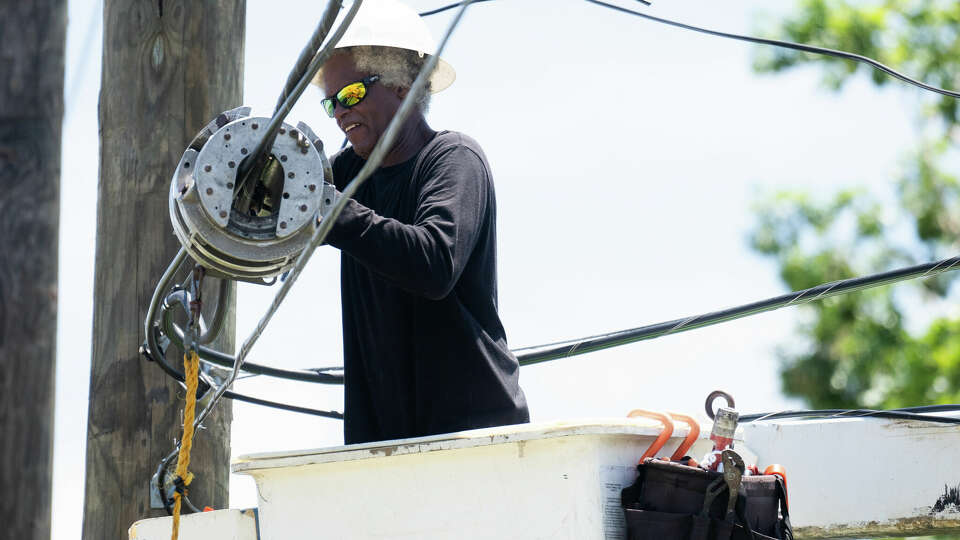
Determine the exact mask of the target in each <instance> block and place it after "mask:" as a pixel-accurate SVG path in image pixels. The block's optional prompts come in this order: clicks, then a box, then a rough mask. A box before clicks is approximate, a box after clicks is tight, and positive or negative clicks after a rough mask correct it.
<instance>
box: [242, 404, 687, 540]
mask: <svg viewBox="0 0 960 540" xmlns="http://www.w3.org/2000/svg"><path fill="white" fill-rule="evenodd" d="M659 431H660V429H659V424H656V423H654V422H652V421H650V420H646V419H636V420H634V419H616V420H595V421H583V422H577V423H550V424H529V425H522V426H507V427H503V428H492V429H485V430H475V431H467V432H462V433H454V434H450V435H442V436H435V437H425V438H419V439H405V440H401V441H388V442H383V443H375V444H365V445H357V446H350V447H338V448H331V449H321V450H315V451H308V452H286V453H275V454H261V455H257V456H250V457H245V458H241V459H240V460H239V461H238V462H236V463H235V464H234V471H235V472H242V473H246V474H251V475H253V476H254V478H255V479H256V481H257V487H258V489H259V500H260V505H259V507H260V524H261V538H262V539H263V540H280V539H284V540H293V539H299V538H311V539H314V538H351V539H354V538H355V539H366V538H371V539H372V538H418V539H420V538H423V539H428V538H456V537H464V538H471V539H484V538H497V539H502V538H569V539H577V540H590V539H604V538H623V532H624V531H623V522H622V519H623V518H622V512H620V506H619V498H620V497H619V496H620V493H619V491H620V489H621V488H622V487H624V486H626V485H629V484H630V483H632V482H633V480H634V478H635V476H636V472H635V469H634V468H635V466H636V463H637V459H638V458H639V456H640V455H641V454H642V453H643V451H644V450H645V449H646V448H647V446H648V445H649V444H650V443H651V442H652V441H653V439H654V438H655V437H656V435H657V434H658V433H659ZM674 434H675V435H676V437H674V439H672V440H671V441H670V442H668V444H667V445H666V447H665V448H664V449H663V450H662V452H661V454H668V453H669V452H672V450H673V449H674V448H676V446H677V445H678V444H679V443H680V441H681V440H682V437H683V436H684V435H685V434H686V427H683V426H682V425H681V424H678V425H677V427H676V430H675V432H674ZM605 518H606V519H605Z"/></svg>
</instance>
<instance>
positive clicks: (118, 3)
mask: <svg viewBox="0 0 960 540" xmlns="http://www.w3.org/2000/svg"><path fill="white" fill-rule="evenodd" d="M245 13H246V4H245V2H244V1H243V0H216V1H214V0H204V1H199V2H198V1H190V0H180V1H173V0H152V1H143V0H106V1H105V3H104V10H103V18H104V35H103V68H102V79H101V89H100V111H99V112H100V183H99V189H98V203H97V246H96V267H95V283H94V310H93V358H92V365H91V373H90V409H89V423H88V426H87V455H86V463H87V465H86V491H85V497H84V521H83V538H85V539H89V540H101V539H105V538H111V539H119V538H126V534H127V529H128V528H129V527H130V525H131V524H132V523H133V522H135V521H137V520H140V519H144V518H148V517H155V516H160V515H166V514H165V512H164V511H163V510H162V509H161V510H151V508H150V497H149V491H148V484H149V481H150V477H151V476H152V475H153V473H154V471H155V469H156V467H157V464H158V463H159V462H160V460H161V459H162V458H163V457H164V456H165V455H166V454H168V453H169V452H170V451H171V450H172V449H173V441H174V439H175V438H179V437H180V436H181V433H182V424H181V418H182V416H181V415H182V410H183V398H184V391H183V389H182V387H180V386H179V385H178V384H176V383H174V382H173V381H172V380H171V379H169V378H167V377H166V376H165V375H164V374H163V372H162V371H161V370H160V369H159V368H158V367H157V366H156V365H153V364H151V363H149V362H147V361H146V360H144V359H143V358H142V357H141V356H139V355H138V347H139V345H140V344H141V343H142V342H143V339H144V335H143V319H144V317H145V316H146V310H147V306H148V304H149V302H150V296H151V294H152V293H153V289H154V287H155V286H156V284H157V281H158V280H159V279H160V275H161V274H162V273H163V270H164V269H165V268H166V266H167V265H168V264H169V262H170V260H171V259H172V258H173V256H174V255H175V254H176V252H177V250H178V249H179V243H178V242H177V240H176V238H175V236H174V235H173V231H172V229H171V227H170V222H169V217H168V211H167V194H168V190H169V186H170V179H171V176H172V175H173V171H174V169H175V167H176V165H177V163H178V161H179V159H180V155H181V154H182V153H183V151H184V149H185V148H186V146H187V144H188V143H189V142H190V140H191V139H192V138H193V136H194V135H195V134H196V133H197V131H199V129H200V128H201V127H203V126H204V124H206V123H207V122H209V121H210V120H211V119H213V118H214V117H215V116H216V115H217V114H219V113H220V112H222V111H224V110H227V109H231V108H233V107H236V106H238V105H241V102H242V88H243V87H242V81H243V47H244V31H245V29H244V23H245ZM208 285H210V286H209V287H207V288H205V290H204V300H205V302H206V303H207V304H208V305H210V304H212V303H213V302H214V301H215V298H216V294H215V290H216V288H215V283H214V280H212V279H211V280H208ZM234 321H235V317H234V313H233V307H232V306H231V310H230V316H229V317H228V319H227V321H226V324H225V327H224V332H223V334H222V336H224V338H223V339H222V340H221V341H219V342H218V343H215V346H217V347H218V348H219V349H221V350H225V351H228V352H231V351H232V350H233V347H234V331H235V324H234ZM167 357H168V359H169V360H170V361H171V362H172V363H175V364H176V365H177V366H179V367H180V368H181V369H182V365H183V363H182V362H183V360H182V357H181V356H180V355H179V354H177V352H176V351H174V350H171V351H169V354H168V355H167ZM231 407H232V403H231V402H230V400H223V401H222V402H221V403H220V404H219V405H218V407H217V410H216V411H214V413H212V414H211V415H210V417H208V418H207V420H206V421H205V422H204V426H205V428H206V429H203V430H200V431H199V432H198V435H197V438H196V441H195V443H194V446H193V452H192V454H191V456H192V459H191V464H190V469H191V471H192V472H193V473H194V474H195V475H196V479H195V480H194V481H193V483H192V484H191V486H190V498H191V500H192V501H194V503H195V504H197V505H198V506H200V507H202V506H204V505H209V506H212V507H214V508H226V507H227V504H228V488H229V460H230V422H231V419H232V410H231Z"/></svg>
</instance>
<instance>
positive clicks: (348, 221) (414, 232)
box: [328, 145, 490, 300]
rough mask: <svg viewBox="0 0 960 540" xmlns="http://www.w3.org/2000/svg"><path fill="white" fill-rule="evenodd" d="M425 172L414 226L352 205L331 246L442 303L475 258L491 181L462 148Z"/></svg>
mask: <svg viewBox="0 0 960 540" xmlns="http://www.w3.org/2000/svg"><path fill="white" fill-rule="evenodd" d="M423 169H424V170H423V171H421V174H423V175H426V178H425V179H424V181H423V182H422V186H421V189H420V192H419V195H418V201H417V210H416V213H415V217H414V221H413V223H411V224H405V223H401V222H400V221H397V220H395V219H390V218H385V217H382V216H379V215H377V214H376V213H375V212H374V211H373V210H371V209H369V208H367V207H365V206H363V205H361V204H360V203H358V202H356V201H354V200H350V201H348V203H347V205H346V207H345V208H344V211H343V213H341V214H340V217H339V218H338V219H337V223H336V225H335V226H334V227H333V229H332V230H331V232H330V238H329V240H328V243H330V244H331V245H333V246H334V247H337V248H339V249H341V250H343V251H344V252H346V253H348V254H349V255H350V256H352V257H353V258H355V259H357V260H358V261H359V262H360V263H361V264H363V265H364V266H365V267H367V268H369V269H370V270H372V271H373V272H375V273H377V274H379V275H381V276H383V277H384V278H386V279H387V280H389V281H391V282H393V283H394V284H396V285H397V286H399V287H402V288H404V289H407V290H409V291H411V292H413V293H415V294H418V295H421V296H424V297H427V298H430V299H432V300H439V299H442V298H444V297H446V296H447V295H448V294H449V293H450V291H451V290H452V289H453V287H454V285H455V284H456V283H457V280H458V279H459V278H460V274H461V273H462V272H463V269H464V267H465V266H466V264H467V261H468V260H469V259H470V254H471V253H472V252H473V247H474V245H475V244H476V242H477V237H478V236H479V234H480V232H481V227H482V226H483V223H484V216H485V215H486V212H487V197H488V191H489V189H490V178H489V173H488V171H487V169H486V167H485V164H484V161H483V160H482V159H481V158H480V156H479V155H477V154H476V153H475V152H474V151H473V150H472V149H470V148H467V147H466V146H462V145H456V146H451V147H448V148H445V149H443V150H441V151H440V152H439V155H438V156H437V157H436V158H434V159H433V161H432V163H429V164H426V166H425V167H423ZM413 181H414V182H416V181H417V179H416V178H414V179H413Z"/></svg>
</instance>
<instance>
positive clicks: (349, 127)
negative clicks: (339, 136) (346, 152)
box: [343, 124, 360, 133]
mask: <svg viewBox="0 0 960 540" xmlns="http://www.w3.org/2000/svg"><path fill="white" fill-rule="evenodd" d="M359 125H360V124H350V125H349V126H347V128H346V129H344V130H343V132H344V133H350V130H351V129H353V128H355V127H357V126H359Z"/></svg>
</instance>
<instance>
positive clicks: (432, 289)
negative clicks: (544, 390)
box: [314, 0, 529, 444]
mask: <svg viewBox="0 0 960 540" xmlns="http://www.w3.org/2000/svg"><path fill="white" fill-rule="evenodd" d="M434 50H435V47H434V45H433V40H432V38H431V36H430V32H429V30H428V29H427V27H426V24H424V22H423V21H422V20H421V19H420V17H419V16H418V15H417V13H416V12H415V11H413V10H412V9H410V8H409V7H407V6H405V5H404V4H402V3H400V2H398V1H396V0H366V1H365V2H364V3H363V5H362V7H361V8H360V9H359V11H358V12H357V16H356V17H355V19H354V20H353V22H352V24H351V25H350V27H349V28H348V30H347V33H346V34H345V35H344V37H343V38H342V39H341V41H340V42H339V43H338V46H337V49H336V51H335V53H334V55H333V56H332V57H331V58H330V59H329V60H328V61H327V62H326V64H324V66H323V69H322V71H321V72H320V73H319V74H318V75H317V77H316V79H315V80H314V83H315V84H317V85H318V86H320V88H321V89H322V91H323V93H324V96H325V98H326V99H325V100H324V101H323V105H324V109H325V110H326V113H327V114H328V115H329V116H330V117H332V118H334V119H335V120H336V122H337V125H338V126H339V128H340V129H341V130H342V131H343V132H344V133H345V134H346V137H347V139H348V140H349V142H350V146H348V147H346V148H345V149H344V150H342V151H341V152H339V153H338V154H336V155H335V156H334V157H333V158H332V165H333V176H334V179H335V182H336V186H337V189H338V190H341V191H342V190H343V189H344V188H345V186H346V184H347V183H348V182H349V181H350V180H352V179H353V178H354V177H355V176H356V174H357V173H358V172H359V171H360V168H361V167H362V166H363V164H364V163H365V160H366V159H367V158H368V157H369V156H370V152H371V151H372V150H373V148H374V146H375V145H376V143H377V141H378V140H380V137H382V136H383V134H384V132H385V131H386V129H387V125H388V124H389V123H390V120H391V119H392V118H393V116H394V114H396V112H397V110H398V109H399V107H400V104H401V102H402V101H403V99H404V97H406V95H407V93H408V92H409V89H410V87H411V86H412V84H413V81H414V79H415V78H416V76H417V74H418V73H419V71H420V68H421V66H422V65H423V64H424V63H425V62H426V61H427V59H428V54H430V53H432V52H433V51H434ZM454 78H455V75H454V72H453V68H452V67H451V66H450V65H449V64H447V63H446V62H444V61H443V60H440V62H439V65H438V67H437V69H436V70H434V72H433V73H432V74H431V78H430V92H431V93H435V92H438V91H440V90H443V89H444V88H446V87H447V86H449V85H450V84H451V83H452V82H453V80H454ZM428 105H429V93H428V94H425V95H424V96H423V97H422V98H421V99H419V100H418V103H417V108H416V110H415V111H414V112H413V113H411V114H410V115H409V116H408V117H407V119H406V121H404V122H403V124H402V125H401V128H400V132H399V136H398V137H397V138H396V139H395V142H394V143H393V145H392V147H391V148H390V149H389V151H388V153H387V154H386V158H385V159H384V160H383V162H382V163H381V165H380V168H379V169H377V171H376V172H374V173H373V175H372V176H371V177H370V179H369V180H367V182H366V183H365V184H364V185H363V186H362V187H361V188H360V190H359V191H358V192H357V194H356V196H355V197H354V198H353V199H351V200H350V201H349V202H348V203H347V205H346V207H345V208H344V211H343V213H342V214H341V215H340V216H339V218H338V219H337V222H336V223H335V225H334V227H333V228H332V229H331V231H330V235H329V236H328V239H327V242H328V243H329V244H330V245H333V246H334V247H336V248H338V249H340V250H341V252H342V253H341V262H340V265H341V266H340V272H341V284H340V288H341V299H342V306H343V347H344V376H345V390H344V393H345V397H344V402H345V404H344V441H345V443H347V444H353V443H361V442H367V441H378V440H386V439H400V438H407V437H418V436H424V435H432V434H437V433H449V432H453V431H460V430H465V429H473V428H482V427H490V426H499V425H507V424H518V423H523V422H528V421H529V413H528V411H527V404H526V398H525V397H524V394H523V390H522V389H521V388H520V386H519V382H518V376H519V365H518V363H517V359H516V357H515V356H514V355H513V354H512V353H511V352H510V349H509V348H508V347H507V339H506V335H505V332H504V329H503V325H502V323H501V322H500V316H499V315H498V314H497V277H496V272H497V260H496V252H497V251H496V201H495V198H494V190H493V179H492V177H491V173H490V166H489V164H488V163H487V159H486V157H485V156H484V154H483V150H481V149H480V146H479V145H478V144H477V142H476V141H474V140H473V139H471V138H470V137H468V136H466V135H464V134H462V133H457V132H454V131H439V132H438V131H434V130H433V129H431V128H430V126H429V125H427V121H426V119H425V118H424V114H425V112H426V110H427V107H428Z"/></svg>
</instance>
